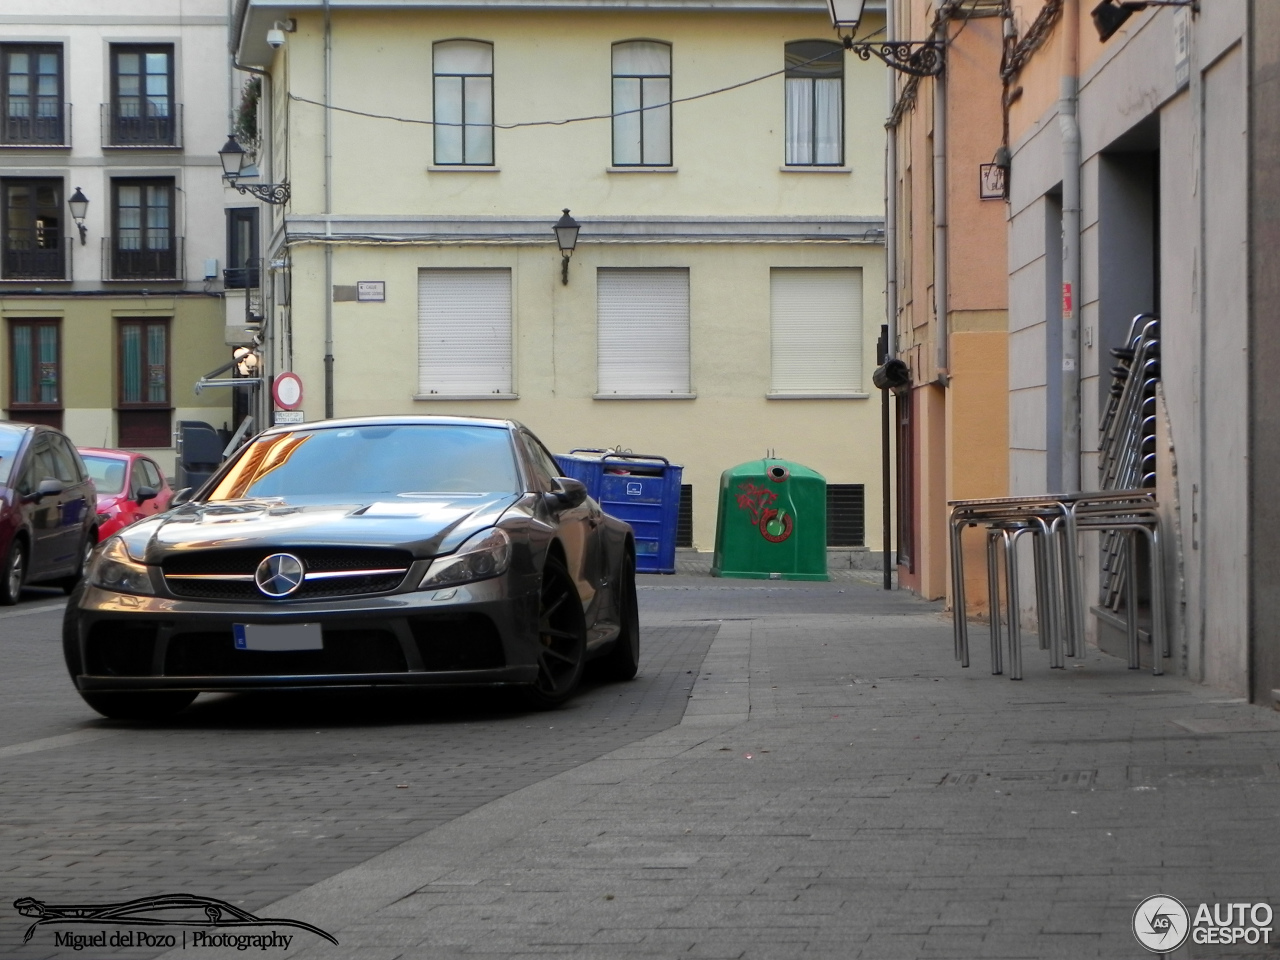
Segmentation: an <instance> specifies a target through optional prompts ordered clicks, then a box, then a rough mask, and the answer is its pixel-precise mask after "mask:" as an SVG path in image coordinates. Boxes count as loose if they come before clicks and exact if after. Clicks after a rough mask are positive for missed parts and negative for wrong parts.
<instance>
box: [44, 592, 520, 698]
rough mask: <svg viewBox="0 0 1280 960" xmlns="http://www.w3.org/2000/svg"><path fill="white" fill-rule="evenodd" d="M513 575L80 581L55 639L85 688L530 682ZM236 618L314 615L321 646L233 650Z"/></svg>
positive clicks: (309, 619) (296, 619)
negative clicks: (296, 583)
mask: <svg viewBox="0 0 1280 960" xmlns="http://www.w3.org/2000/svg"><path fill="white" fill-rule="evenodd" d="M511 583H512V581H511V578H509V577H497V578H494V579H492V580H485V581H480V582H478V583H471V584H466V585H464V586H460V587H454V588H449V589H445V590H434V591H432V590H426V591H413V592H406V593H396V594H387V595H382V596H377V597H359V598H344V599H341V600H337V599H335V600H327V601H315V602H298V603H266V602H264V603H251V604H245V603H235V604H229V603H219V602H210V601H203V600H179V599H174V598H165V597H141V596H133V595H130V594H120V593H113V592H110V591H107V590H102V589H99V588H96V587H89V586H85V587H82V588H81V591H80V592H79V593H78V596H77V597H73V599H72V603H71V604H69V605H68V609H67V615H66V620H65V622H64V627H63V649H64V653H65V655H66V659H67V667H68V670H69V671H70V673H71V677H72V680H73V681H74V682H75V685H76V687H77V688H78V689H80V690H83V691H85V692H91V691H109V690H120V691H123V690H135V691H138V690H194V691H234V690H271V689H277V690H278V689H291V688H328V689H342V688H348V689H349V688H370V687H384V686H397V687H403V686H459V685H462V686H502V685H508V684H528V683H532V682H533V681H534V680H535V679H536V678H537V674H538V667H537V661H536V645H537V638H536V633H535V621H536V611H537V594H536V592H529V591H527V590H519V589H514V590H513V589H512V586H511ZM237 623H245V624H291V623H318V624H320V627H321V632H322V637H323V649H322V650H301V651H258V650H237V649H236V647H235V641H234V635H233V632H232V627H233V625H234V624H237Z"/></svg>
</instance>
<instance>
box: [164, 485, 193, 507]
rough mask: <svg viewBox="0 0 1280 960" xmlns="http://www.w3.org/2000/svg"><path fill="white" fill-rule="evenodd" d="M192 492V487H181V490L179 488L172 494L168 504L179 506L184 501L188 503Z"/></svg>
mask: <svg viewBox="0 0 1280 960" xmlns="http://www.w3.org/2000/svg"><path fill="white" fill-rule="evenodd" d="M193 493H195V488H194V487H183V488H182V489H181V490H179V491H178V492H177V493H175V494H174V495H173V499H172V500H170V501H169V506H171V507H180V506H182V505H183V504H184V503H190V502H191V495H192V494H193Z"/></svg>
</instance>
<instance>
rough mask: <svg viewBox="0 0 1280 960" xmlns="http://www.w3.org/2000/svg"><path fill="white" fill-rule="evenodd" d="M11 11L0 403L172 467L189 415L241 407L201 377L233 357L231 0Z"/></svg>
mask: <svg viewBox="0 0 1280 960" xmlns="http://www.w3.org/2000/svg"><path fill="white" fill-rule="evenodd" d="M4 21H5V22H4V24H3V26H2V27H0V73H2V74H3V81H2V83H3V90H2V91H0V99H2V101H3V106H2V109H0V220H2V229H0V248H2V249H0V325H2V326H3V330H2V331H0V403H2V404H3V411H4V412H3V416H4V417H7V418H9V419H13V420H27V421H37V422H41V423H48V424H52V425H54V426H57V427H60V428H62V429H63V430H65V431H66V432H67V433H68V434H69V435H70V437H71V439H72V440H73V441H74V442H75V443H77V444H81V445H85V446H120V447H127V448H134V449H147V450H148V452H149V453H150V454H151V455H152V456H153V457H155V458H156V460H157V461H158V462H159V463H160V464H161V466H163V467H164V469H165V470H166V472H169V473H172V472H173V466H174V454H173V446H174V443H173V431H174V426H175V424H176V423H177V422H178V421H181V420H203V421H206V422H210V423H212V424H213V425H214V426H217V427H220V426H222V424H223V423H224V422H226V421H228V420H229V419H230V417H231V403H230V401H231V397H230V396H229V395H228V391H226V390H223V391H209V392H208V393H205V394H203V395H199V396H198V395H197V394H196V393H195V391H194V389H193V387H194V385H195V383H196V381H197V380H198V379H199V378H200V377H201V375H202V374H204V373H207V372H208V371H209V370H211V369H212V368H214V367H217V366H219V365H220V364H222V363H223V362H225V360H226V359H227V358H228V357H229V349H228V348H227V346H226V345H225V343H224V342H223V339H224V323H225V315H224V305H223V301H222V299H221V289H222V286H221V271H220V270H219V263H220V262H221V260H222V257H223V253H224V250H225V233H224V228H223V217H224V213H223V202H224V200H223V195H224V190H223V187H222V185H221V183H220V182H219V175H220V170H219V166H218V162H217V158H216V157H215V156H214V151H215V150H217V148H218V145H219V144H220V143H221V142H222V140H223V139H224V138H225V135H226V134H225V128H224V126H223V125H224V124H225V122H226V121H225V117H226V113H227V103H228V99H229V95H230V83H231V77H230V71H229V70H228V69H227V64H226V56H225V52H224V51H225V46H224V43H225V37H226V29H227V12H226V7H225V5H224V4H222V3H221V2H219V0H151V2H145V3H144V2H141V0H122V2H121V3H118V4H114V5H112V9H111V10H110V11H105V12H104V9H103V5H102V4H100V3H95V2H91V0H69V2H67V3H65V4H62V5H60V6H59V8H58V15H57V16H56V17H51V16H50V11H49V8H48V5H47V4H43V3H38V2H17V3H12V4H9V5H7V6H6V15H5V18H4ZM188 106H189V107H190V109H187V107H188ZM220 135H221V136H220Z"/></svg>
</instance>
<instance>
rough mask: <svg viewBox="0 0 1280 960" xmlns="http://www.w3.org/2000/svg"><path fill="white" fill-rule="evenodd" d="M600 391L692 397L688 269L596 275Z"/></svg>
mask: <svg viewBox="0 0 1280 960" xmlns="http://www.w3.org/2000/svg"><path fill="white" fill-rule="evenodd" d="M596 324H597V326H596V331H597V332H596V370H597V383H598V392H599V393H601V394H619V395H637V394H647V395H654V394H657V395H662V394H683V393H689V392H690V389H689V271H688V269H687V268H683V267H678V268H662V269H649V268H643V269H617V268H606V267H602V268H600V269H599V270H597V271H596Z"/></svg>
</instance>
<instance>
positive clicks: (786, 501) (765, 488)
mask: <svg viewBox="0 0 1280 960" xmlns="http://www.w3.org/2000/svg"><path fill="white" fill-rule="evenodd" d="M711 575H712V576H713V577H737V578H741V579H748V580H827V579H829V578H828V576H827V481H826V478H825V477H823V476H822V474H820V473H818V472H817V471H816V470H811V469H810V468H809V467H806V466H804V465H803V464H799V463H791V462H790V461H787V460H777V459H774V458H765V459H763V460H752V461H750V462H748V463H743V464H739V465H738V466H736V467H733V468H731V469H729V470H726V471H725V472H724V473H722V474H720V506H719V511H718V513H717V516H716V552H715V558H714V560H713V562H712V566H711Z"/></svg>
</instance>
